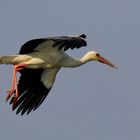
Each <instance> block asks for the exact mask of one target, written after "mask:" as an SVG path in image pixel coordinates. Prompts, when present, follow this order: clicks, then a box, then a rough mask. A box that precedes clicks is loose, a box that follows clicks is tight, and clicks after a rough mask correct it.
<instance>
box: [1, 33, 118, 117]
mask: <svg viewBox="0 0 140 140" xmlns="http://www.w3.org/2000/svg"><path fill="white" fill-rule="evenodd" d="M84 46H87V42H86V35H85V34H82V35H80V36H59V37H47V38H39V39H33V40H30V41H28V42H26V43H25V44H23V45H22V47H21V49H20V51H19V53H18V54H16V55H7V56H1V57H0V64H12V65H13V79H12V84H11V89H10V90H9V91H8V95H7V97H6V101H8V100H9V99H10V104H11V105H12V110H15V109H16V114H18V113H21V115H23V114H25V113H26V114H29V113H30V112H31V111H35V110H36V109H37V108H38V107H39V106H40V105H41V104H42V102H43V101H44V100H45V98H46V97H47V95H48V93H49V91H50V90H51V88H52V86H53V84H54V81H55V78H56V74H57V73H58V71H59V70H60V68H61V67H64V68H67V67H68V68H74V67H79V66H81V65H83V64H85V63H87V62H89V61H99V62H101V63H104V64H107V65H109V66H110V67H112V68H117V67H116V66H115V65H113V64H112V63H111V62H110V61H108V60H107V59H105V58H104V57H102V56H101V55H100V54H99V53H97V52H95V51H90V52H88V53H86V54H85V55H84V56H83V57H82V58H80V59H77V58H73V57H71V56H70V55H68V54H66V53H65V52H66V50H68V49H72V50H73V49H75V48H77V49H79V48H81V47H84ZM17 72H19V73H20V78H19V80H17V76H16V73H17Z"/></svg>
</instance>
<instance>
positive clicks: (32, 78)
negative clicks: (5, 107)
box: [10, 69, 59, 115]
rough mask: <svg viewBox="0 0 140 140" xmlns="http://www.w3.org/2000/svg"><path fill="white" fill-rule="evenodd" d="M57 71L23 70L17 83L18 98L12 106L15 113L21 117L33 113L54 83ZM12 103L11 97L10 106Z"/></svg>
mask: <svg viewBox="0 0 140 140" xmlns="http://www.w3.org/2000/svg"><path fill="white" fill-rule="evenodd" d="M58 70H59V69H49V70H42V69H23V70H20V73H21V76H20V80H19V83H18V93H19V98H18V100H17V102H16V103H15V104H14V105H13V110H15V109H16V108H17V111H16V113H17V114H18V113H20V112H21V115H23V114H24V113H25V112H26V113H27V114H29V113H30V112H31V111H32V110H33V111H35V110H36V109H37V108H38V107H39V106H40V105H41V104H42V102H43V101H44V100H45V98H46V97H47V95H48V93H49V91H50V90H51V88H52V86H53V83H54V81H55V77H56V74H57V72H58ZM13 101H14V97H12V99H11V101H10V104H12V103H13Z"/></svg>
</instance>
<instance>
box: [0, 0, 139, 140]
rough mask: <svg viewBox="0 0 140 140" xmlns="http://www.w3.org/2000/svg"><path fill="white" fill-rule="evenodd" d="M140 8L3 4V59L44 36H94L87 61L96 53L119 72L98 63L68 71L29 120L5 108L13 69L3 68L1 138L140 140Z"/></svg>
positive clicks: (49, 0) (121, 2)
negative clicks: (108, 61)
mask: <svg viewBox="0 0 140 140" xmlns="http://www.w3.org/2000/svg"><path fill="white" fill-rule="evenodd" d="M139 6H140V2H139V1H138V0H133V1H131V0H117V1H115V0H106V1H104V0H94V1H92V0H86V1H80V0H69V1H68V0H59V1H56V0H38V1H33V0H28V1H27V0H24V1H19V0H12V1H8V0H1V1H0V19H1V20H0V36H1V38H0V42H1V47H0V55H6V54H16V53H18V51H19V49H20V46H21V45H22V44H23V43H24V42H26V41H28V40H30V39H32V38H38V37H47V36H57V35H79V34H82V33H85V34H86V35H87V41H88V46H87V48H81V49H79V50H74V51H69V52H68V53H69V54H71V55H72V56H74V57H81V56H82V55H84V54H85V53H86V52H87V51H89V50H96V51H98V52H99V53H100V54H101V55H102V56H104V57H106V58H108V59H109V60H111V61H112V62H113V63H114V64H116V65H117V66H118V67H119V69H118V70H113V69H111V68H109V67H107V66H105V65H102V64H100V63H97V62H94V63H89V64H86V65H85V66H82V67H79V68H75V69H62V70H61V71H60V72H59V73H58V75H57V78H56V81H55V84H54V87H53V89H52V90H51V92H50V94H49V96H48V98H47V99H46V100H45V102H44V103H43V105H42V106H41V107H40V108H39V109H38V110H37V111H35V112H33V113H31V114H30V115H29V116H26V115H25V116H22V117H21V116H20V115H18V116H17V115H16V114H15V112H12V111H11V106H9V104H6V103H5V97H6V91H7V90H9V88H10V84H11V79H12V66H9V65H1V66H0V71H1V72H0V83H1V84H0V93H1V94H0V138H1V139H3V140H8V139H11V138H12V139H14V140H17V139H19V138H20V140H25V139H34V140H38V139H50V140H53V139H61V140H66V139H67V140H71V139H80V140H85V139H96V140H103V139H104V140H118V139H119V140H132V139H133V140H139V139H140V133H139V132H140V101H139V100H140V93H139V91H140V86H139V84H140V62H139V59H140V58H139V52H140V47H139V45H140V39H139V37H140V7H139Z"/></svg>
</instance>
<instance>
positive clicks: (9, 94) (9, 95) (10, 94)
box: [6, 90, 14, 102]
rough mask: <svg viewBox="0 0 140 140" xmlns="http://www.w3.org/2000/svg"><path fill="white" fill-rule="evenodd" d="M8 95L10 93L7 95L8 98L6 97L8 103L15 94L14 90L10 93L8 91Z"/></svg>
mask: <svg viewBox="0 0 140 140" xmlns="http://www.w3.org/2000/svg"><path fill="white" fill-rule="evenodd" d="M7 93H8V95H7V97H6V102H7V101H8V100H9V98H10V97H11V96H12V95H13V93H14V90H9V91H7Z"/></svg>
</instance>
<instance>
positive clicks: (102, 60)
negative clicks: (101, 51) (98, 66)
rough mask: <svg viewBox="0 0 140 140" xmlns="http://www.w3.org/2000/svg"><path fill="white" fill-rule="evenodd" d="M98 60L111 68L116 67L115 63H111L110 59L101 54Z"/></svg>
mask: <svg viewBox="0 0 140 140" xmlns="http://www.w3.org/2000/svg"><path fill="white" fill-rule="evenodd" d="M98 61H99V62H101V63H104V64H107V65H108V66H110V67H112V68H115V69H118V68H117V67H116V66H115V65H113V64H112V63H111V62H110V61H108V60H107V59H105V58H103V57H102V56H99V59H98Z"/></svg>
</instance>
